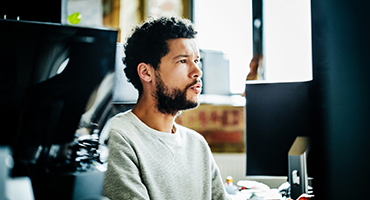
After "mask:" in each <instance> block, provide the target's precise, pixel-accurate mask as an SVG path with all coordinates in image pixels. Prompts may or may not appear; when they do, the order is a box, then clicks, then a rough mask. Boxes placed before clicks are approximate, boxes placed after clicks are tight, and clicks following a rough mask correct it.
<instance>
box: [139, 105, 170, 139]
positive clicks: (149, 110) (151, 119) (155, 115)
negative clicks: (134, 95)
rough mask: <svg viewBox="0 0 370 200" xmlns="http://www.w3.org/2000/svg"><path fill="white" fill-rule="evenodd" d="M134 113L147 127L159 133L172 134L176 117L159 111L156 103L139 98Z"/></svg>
mask: <svg viewBox="0 0 370 200" xmlns="http://www.w3.org/2000/svg"><path fill="white" fill-rule="evenodd" d="M132 112H133V113H134V114H135V115H136V116H137V117H138V118H139V119H140V120H141V121H142V122H143V123H144V124H146V125H147V126H149V127H150V128H152V129H155V130H157V131H161V132H166V133H171V132H172V130H173V124H174V121H175V118H176V116H173V115H170V114H164V113H162V112H160V111H158V109H157V106H156V103H155V102H153V101H151V103H148V101H145V99H142V98H139V100H138V102H137V104H136V105H135V107H134V108H133V109H132Z"/></svg>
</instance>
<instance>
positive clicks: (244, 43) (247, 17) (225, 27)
mask: <svg viewBox="0 0 370 200" xmlns="http://www.w3.org/2000/svg"><path fill="white" fill-rule="evenodd" d="M194 23H195V26H196V29H197V30H198V35H197V40H198V44H199V48H200V49H207V50H219V51H222V52H224V53H225V54H227V56H228V58H229V60H230V78H229V79H230V91H231V93H234V94H242V93H243V92H244V89H245V80H246V77H247V74H248V72H249V62H250V60H251V59H252V54H253V45H252V1H251V0H227V1H225V0H194Z"/></svg>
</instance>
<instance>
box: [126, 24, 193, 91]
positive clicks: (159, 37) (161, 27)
mask: <svg viewBox="0 0 370 200" xmlns="http://www.w3.org/2000/svg"><path fill="white" fill-rule="evenodd" d="M196 34H197V32H196V31H195V30H194V27H193V25H192V23H191V21H190V20H188V19H183V18H179V17H160V18H158V19H149V20H147V21H145V22H144V23H143V24H142V25H139V26H137V27H136V28H135V29H134V30H133V33H132V35H131V36H130V37H129V38H128V39H127V42H126V44H125V45H124V48H125V58H124V59H123V63H124V64H125V65H126V67H125V69H124V71H125V74H126V77H127V79H128V80H129V81H130V82H131V83H132V84H133V85H134V87H135V88H136V89H137V90H138V91H139V93H141V92H142V90H143V85H142V84H141V82H140V79H139V75H138V73H137V66H138V64H139V63H142V62H143V63H146V64H150V65H151V66H153V68H154V69H155V70H157V69H158V67H159V64H160V62H161V58H162V57H164V56H165V55H167V53H168V52H169V47H168V43H167V41H168V40H170V39H177V38H195V35H196Z"/></svg>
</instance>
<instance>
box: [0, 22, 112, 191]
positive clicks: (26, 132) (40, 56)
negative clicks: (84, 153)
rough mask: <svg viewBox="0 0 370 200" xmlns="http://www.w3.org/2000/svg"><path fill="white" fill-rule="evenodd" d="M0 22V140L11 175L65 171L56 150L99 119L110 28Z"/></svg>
mask: <svg viewBox="0 0 370 200" xmlns="http://www.w3.org/2000/svg"><path fill="white" fill-rule="evenodd" d="M0 27H1V32H0V43H1V45H0V93H1V98H0V112H1V113H2V120H1V121H0V126H1V127H2V131H1V138H2V139H1V140H0V141H1V142H0V143H1V144H0V145H6V146H10V147H11V149H12V152H13V157H14V160H15V165H14V168H13V171H12V175H13V176H24V175H25V176H30V177H31V179H32V181H33V184H35V182H37V181H39V182H42V181H41V180H43V179H42V178H41V177H40V176H38V175H40V174H45V173H47V172H59V173H61V174H62V173H63V172H73V171H74V170H76V169H75V168H74V167H72V168H70V167H71V165H68V164H67V162H66V160H63V159H60V158H61V157H60V156H61V155H63V154H64V153H66V152H69V150H71V149H66V148H65V147H70V146H68V145H70V144H71V146H73V144H74V143H73V142H75V138H76V137H77V136H76V135H77V133H78V131H80V130H81V129H84V130H86V131H88V132H89V131H90V132H89V133H91V132H92V131H94V132H98V130H99V129H102V128H103V126H104V123H105V120H106V119H105V117H104V115H105V113H107V112H106V110H107V109H109V108H108V106H109V102H110V100H111V94H112V92H113V86H114V84H113V83H114V70H115V57H116V41H117V31H116V30H108V29H103V28H102V29H98V28H86V27H74V26H63V25H60V24H54V23H39V22H25V21H14V20H0ZM87 113H88V114H87ZM77 130H78V131H77ZM94 145H95V143H94ZM75 150H76V149H75ZM76 151H77V150H76ZM72 152H73V151H72ZM70 155H73V156H76V155H74V154H73V153H71V154H70ZM82 160H83V159H82ZM54 175H55V174H54ZM45 180H46V179H45ZM97 182H98V181H97ZM59 184H62V183H59ZM46 185H48V186H50V188H51V187H54V188H57V187H59V188H62V189H63V190H64V191H62V193H61V194H63V192H64V194H67V193H68V192H67V191H66V188H63V186H61V185H58V183H55V185H53V184H51V183H49V184H46ZM64 187H68V186H67V185H65V186H64ZM38 188H40V187H39V186H37V185H34V189H36V190H37V189H38ZM50 188H49V189H50ZM43 190H45V191H48V189H45V188H43ZM38 194H40V193H39V192H37V191H36V192H35V195H38ZM55 195H57V194H55Z"/></svg>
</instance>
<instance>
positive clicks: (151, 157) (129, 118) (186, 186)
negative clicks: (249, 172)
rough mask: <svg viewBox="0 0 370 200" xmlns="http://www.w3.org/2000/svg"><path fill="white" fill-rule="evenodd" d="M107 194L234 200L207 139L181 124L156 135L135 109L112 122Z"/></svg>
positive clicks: (113, 196) (114, 197)
mask: <svg viewBox="0 0 370 200" xmlns="http://www.w3.org/2000/svg"><path fill="white" fill-rule="evenodd" d="M108 146H109V159H108V169H107V172H106V176H105V182H104V191H103V195H104V196H105V197H108V198H109V199H111V200H117V199H119V200H121V199H129V200H132V199H153V200H170V199H174V200H181V199H186V200H207V199H217V200H219V199H220V200H221V199H229V197H228V195H227V193H226V191H225V189H224V185H223V181H222V180H221V176H220V172H219V170H218V167H217V165H216V163H215V161H214V159H213V156H212V154H211V151H210V148H209V146H208V144H207V142H206V141H205V139H204V138H203V137H202V136H201V135H200V134H199V133H197V132H195V131H192V130H190V129H188V128H185V127H183V126H180V125H177V124H176V133H174V134H169V133H164V132H159V131H156V130H154V129H152V128H150V127H148V126H146V125H145V124H144V123H143V122H141V121H140V120H139V119H138V118H137V117H136V116H135V114H133V113H132V112H131V111H127V112H125V113H121V114H118V115H116V116H115V117H113V118H112V119H111V131H110V138H109V144H108Z"/></svg>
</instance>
